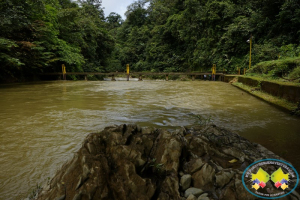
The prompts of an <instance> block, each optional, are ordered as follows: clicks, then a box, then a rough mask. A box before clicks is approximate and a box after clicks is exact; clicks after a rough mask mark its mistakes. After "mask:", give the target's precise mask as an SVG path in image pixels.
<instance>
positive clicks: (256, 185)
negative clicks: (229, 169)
mask: <svg viewBox="0 0 300 200" xmlns="http://www.w3.org/2000/svg"><path fill="white" fill-rule="evenodd" d="M252 188H254V189H256V190H258V189H259V188H260V187H259V185H258V184H257V183H255V184H254V185H252Z"/></svg>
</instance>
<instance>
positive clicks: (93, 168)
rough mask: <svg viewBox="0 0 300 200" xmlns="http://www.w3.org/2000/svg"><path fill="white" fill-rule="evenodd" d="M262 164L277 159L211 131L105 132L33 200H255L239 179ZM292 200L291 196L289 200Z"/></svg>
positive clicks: (224, 132)
mask: <svg viewBox="0 0 300 200" xmlns="http://www.w3.org/2000/svg"><path fill="white" fill-rule="evenodd" d="M262 158H275V159H280V157H278V156H277V155H275V154H274V153H272V152H270V151H268V150H267V149H266V148H264V147H262V146H261V145H257V144H255V143H251V142H249V141H248V140H246V139H244V138H242V137H241V136H239V135H237V134H234V133H232V132H230V131H228V130H226V129H223V128H219V127H216V126H186V127H182V128H181V129H180V130H177V131H174V132H169V131H166V130H161V129H155V128H147V127H138V126H136V125H132V124H129V125H125V124H124V125H120V126H109V127H106V128H105V129H104V130H103V131H101V132H100V133H91V134H89V135H88V136H87V137H86V139H85V140H84V141H83V144H82V147H81V148H80V149H79V150H78V152H77V153H76V154H75V156H74V158H73V159H72V160H70V161H68V162H66V163H65V164H64V165H63V167H62V168H61V169H60V170H58V172H57V173H56V174H55V176H54V177H53V178H52V179H51V181H50V184H47V185H46V186H45V187H44V188H43V190H42V191H40V193H39V195H38V198H37V199H39V200H47V199H60V200H64V199H70V200H79V199H99V200H101V199H103V200H106V199H115V200H119V199H120V200H131V199H139V200H150V199H159V200H169V199H172V200H183V199H186V198H188V199H189V200H191V199H198V200H208V199H230V200H235V199H249V200H251V199H255V196H253V195H251V194H250V193H249V192H248V191H246V189H245V188H244V187H243V184H242V181H241V176H242V173H243V170H244V169H245V168H247V166H249V165H250V164H251V163H253V162H254V161H255V160H259V159H262ZM267 184H269V182H268V183H267ZM191 186H192V187H191ZM270 188H271V186H270ZM204 191H205V192H206V193H204ZM207 192H208V193H209V195H208V193H207ZM272 192H273V191H271V190H270V193H272ZM297 195H298V194H297V193H296V192H295V191H294V193H293V194H292V195H290V197H291V199H293V198H294V199H297Z"/></svg>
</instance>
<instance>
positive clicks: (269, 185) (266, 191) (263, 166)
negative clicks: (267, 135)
mask: <svg viewBox="0 0 300 200" xmlns="http://www.w3.org/2000/svg"><path fill="white" fill-rule="evenodd" d="M242 182H243V185H244V187H245V188H246V190H247V191H248V192H250V193H251V194H252V195H254V196H256V197H259V198H263V199H278V198H282V197H284V196H287V195H289V194H291V193H292V192H293V191H294V190H295V189H296V187H297V185H298V183H299V175H298V173H297V171H296V169H295V168H294V167H293V166H292V165H291V164H289V163H287V162H285V161H282V160H278V159H264V160H259V161H257V162H255V163H252V164H251V165H249V166H248V167H247V169H246V170H245V171H244V173H243V176H242Z"/></svg>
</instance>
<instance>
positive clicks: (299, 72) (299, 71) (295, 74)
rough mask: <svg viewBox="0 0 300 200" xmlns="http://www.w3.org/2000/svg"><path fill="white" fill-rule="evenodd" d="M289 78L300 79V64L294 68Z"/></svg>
mask: <svg viewBox="0 0 300 200" xmlns="http://www.w3.org/2000/svg"><path fill="white" fill-rule="evenodd" d="M289 78H291V79H299V78H300V66H298V67H296V68H294V69H293V71H292V72H291V73H290V74H289Z"/></svg>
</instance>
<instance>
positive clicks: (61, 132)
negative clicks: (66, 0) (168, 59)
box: [0, 81, 300, 200]
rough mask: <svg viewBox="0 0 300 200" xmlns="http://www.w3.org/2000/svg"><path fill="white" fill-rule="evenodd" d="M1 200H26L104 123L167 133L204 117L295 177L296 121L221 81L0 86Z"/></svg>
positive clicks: (299, 133) (299, 158) (298, 157)
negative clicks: (270, 155)
mask: <svg viewBox="0 0 300 200" xmlns="http://www.w3.org/2000/svg"><path fill="white" fill-rule="evenodd" d="M0 97H1V98H0V112H1V115H0V142H1V151H0V155H1V156H0V168H1V172H0V199H3V200H4V199H5V200H7V199H22V198H25V197H26V196H27V195H28V194H29V193H30V192H31V190H32V189H34V188H35V187H36V184H37V183H43V184H44V183H46V182H47V179H48V177H52V176H53V175H54V173H55V172H56V171H57V170H58V169H59V168H60V167H61V165H62V164H63V163H64V162H65V161H66V160H68V159H71V157H72V156H73V153H74V152H76V151H77V150H78V149H79V147H80V145H81V143H82V141H83V138H84V137H85V136H86V135H87V134H88V133H91V132H98V131H100V130H101V129H103V128H104V127H105V126H108V125H113V124H122V123H137V124H139V125H141V126H156V127H166V128H169V129H174V128H176V127H179V126H183V125H188V124H192V123H194V122H195V115H201V116H203V118H209V117H210V118H211V119H212V120H213V122H214V123H215V124H217V125H219V126H223V127H226V128H228V129H231V130H233V131H235V132H237V133H239V134H240V135H242V136H244V137H246V138H248V139H249V140H251V141H254V142H257V143H260V144H262V145H264V146H266V147H267V148H269V149H270V150H272V151H273V152H275V153H277V154H279V155H281V156H282V157H284V158H285V159H287V160H288V161H291V162H292V164H293V165H294V166H295V167H296V169H297V170H298V172H300V152H299V148H298V146H299V141H300V119H299V118H295V117H292V116H290V115H289V114H286V113H283V112H281V111H280V110H278V109H276V108H274V107H272V106H270V105H269V104H267V103H265V102H263V101H260V100H258V99H256V98H255V97H253V96H251V95H248V94H246V93H244V92H242V91H241V90H239V89H237V88H235V87H233V86H231V85H229V84H227V83H222V82H208V81H187V82H180V81H168V82H166V81H142V82H138V81H129V82H127V81H116V82H112V81H103V82H84V81H78V82H72V81H58V82H42V83H32V84H20V85H2V86H1V87H0Z"/></svg>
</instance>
